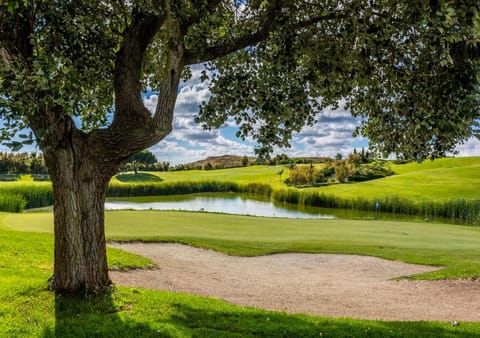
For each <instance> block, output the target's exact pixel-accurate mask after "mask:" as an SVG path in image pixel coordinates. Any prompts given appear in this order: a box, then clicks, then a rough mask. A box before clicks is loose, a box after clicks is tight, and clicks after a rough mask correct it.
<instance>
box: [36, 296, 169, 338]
mask: <svg viewBox="0 0 480 338" xmlns="http://www.w3.org/2000/svg"><path fill="white" fill-rule="evenodd" d="M128 306H129V305H128V304H127V305H126V307H128ZM125 310H126V309H125V308H123V307H119V306H116V305H115V304H114V300H113V298H112V296H111V295H110V294H107V295H102V296H91V297H82V296H72V295H63V294H57V295H55V326H54V328H53V329H51V328H48V329H47V330H46V331H45V334H44V337H45V338H47V337H48V338H51V337H55V338H60V337H62V338H65V337H118V338H121V337H125V338H127V337H129V338H130V337H158V336H159V334H158V332H157V331H156V330H153V329H152V328H151V327H150V326H149V325H148V323H139V322H135V321H125V320H123V319H121V318H120V316H119V315H118V312H119V311H125Z"/></svg>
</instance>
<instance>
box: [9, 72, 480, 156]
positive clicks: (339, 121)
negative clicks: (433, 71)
mask: <svg viewBox="0 0 480 338" xmlns="http://www.w3.org/2000/svg"><path fill="white" fill-rule="evenodd" d="M202 70H203V66H201V65H196V66H193V67H192V74H193V76H192V79H191V80H189V81H187V82H183V83H182V84H181V86H180V88H179V93H178V99H177V103H176V106H175V115H174V122H173V124H174V125H173V131H172V132H171V134H170V135H169V136H167V137H166V138H165V139H164V140H162V141H161V142H160V143H158V144H157V145H154V146H153V147H151V148H150V151H152V152H153V153H154V154H155V155H156V157H157V159H158V160H159V161H160V162H163V161H166V162H169V163H170V164H172V165H176V164H180V163H190V162H193V161H197V160H200V159H205V158H206V157H208V156H220V155H239V156H243V155H247V156H255V153H254V149H255V145H256V144H255V142H253V141H252V140H245V141H243V140H241V139H239V138H237V137H236V136H235V133H236V131H237V129H236V127H235V124H234V123H233V122H227V123H226V124H225V125H224V126H222V127H221V128H219V129H214V130H211V131H208V130H204V129H203V128H202V127H201V125H199V124H197V123H195V122H194V116H195V115H196V114H197V113H198V110H199V108H198V107H199V105H200V104H201V102H202V101H206V100H208V98H209V90H208V84H207V83H206V82H203V83H202V82H200V80H199V78H200V73H201V71H202ZM144 103H145V105H146V107H147V108H148V109H150V110H151V111H152V112H153V111H154V110H155V106H156V104H157V95H155V94H153V93H152V92H150V93H146V95H144ZM358 125H359V121H358V120H356V119H355V118H353V117H352V116H351V115H350V113H349V112H348V111H346V110H345V109H343V108H342V107H340V108H339V109H338V110H329V109H327V110H325V111H324V112H323V113H322V114H321V115H320V116H319V118H318V123H317V124H315V125H314V126H312V127H305V128H304V129H303V130H302V131H301V132H300V133H299V134H295V135H294V136H293V139H292V141H291V145H292V147H291V148H286V149H277V150H276V151H275V154H281V153H284V154H287V155H288V156H289V157H301V156H322V157H323V156H329V157H334V156H335V155H336V154H338V153H341V154H342V155H343V156H346V155H348V154H349V153H352V152H353V149H354V148H357V150H360V149H361V148H362V147H365V149H367V148H368V140H367V139H365V138H361V137H357V138H354V137H352V133H353V131H354V129H355V127H356V126H358ZM35 150H36V149H35V148H34V147H25V148H23V149H22V150H21V151H26V152H31V151H35ZM457 150H458V152H459V153H458V154H457V155H456V156H480V141H479V140H478V139H470V140H468V141H467V142H465V143H464V144H463V145H459V146H458V147H457ZM0 151H9V150H8V148H6V147H4V146H0ZM275 154H274V155H275Z"/></svg>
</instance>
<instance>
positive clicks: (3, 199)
mask: <svg viewBox="0 0 480 338" xmlns="http://www.w3.org/2000/svg"><path fill="white" fill-rule="evenodd" d="M25 205H26V201H25V200H24V199H23V197H22V196H21V195H20V194H11V193H5V194H1V195H0V211H6V212H23V210H24V209H25Z"/></svg>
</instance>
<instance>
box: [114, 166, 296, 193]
mask: <svg viewBox="0 0 480 338" xmlns="http://www.w3.org/2000/svg"><path fill="white" fill-rule="evenodd" d="M281 169H285V167H284V166H266V165H262V166H260V165H255V166H249V167H239V168H230V169H215V170H185V171H167V172H163V171H161V172H150V174H152V175H157V176H159V177H161V179H162V180H163V181H164V182H186V181H188V182H200V181H219V182H235V183H237V184H249V183H263V184H269V185H271V186H272V187H273V188H280V187H286V185H285V184H284V183H282V181H281V180H280V179H279V175H278V172H279V171H280V170H281ZM282 177H283V179H282V180H285V179H286V178H287V177H288V175H287V174H286V173H284V174H283V175H282ZM112 183H121V182H120V180H118V178H117V177H114V178H113V179H112Z"/></svg>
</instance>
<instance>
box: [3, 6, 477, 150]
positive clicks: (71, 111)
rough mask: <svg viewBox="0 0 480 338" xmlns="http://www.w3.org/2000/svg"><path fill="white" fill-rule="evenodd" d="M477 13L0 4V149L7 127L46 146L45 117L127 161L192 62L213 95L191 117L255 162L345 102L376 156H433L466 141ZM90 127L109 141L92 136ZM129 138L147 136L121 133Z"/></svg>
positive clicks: (48, 125)
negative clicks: (252, 143)
mask: <svg viewBox="0 0 480 338" xmlns="http://www.w3.org/2000/svg"><path fill="white" fill-rule="evenodd" d="M479 7H480V5H479V3H478V1H475V0H467V1H404V2H399V1H392V0H384V1H375V0H370V1H357V0H344V1H330V0H322V1H309V0H296V1H294V0H271V1H265V0H255V1H221V0H203V1H188V0H181V1H171V2H170V1H166V0H163V1H162V0H157V1H155V0H149V1H147V0H145V1H135V2H130V1H92V0H87V1H34V2H32V1H28V0H22V1H18V0H15V1H8V0H6V1H2V4H1V7H0V19H1V20H0V22H1V23H0V55H1V57H0V60H1V62H0V94H1V95H0V113H1V115H2V117H3V119H4V122H5V127H4V128H3V133H2V134H1V135H2V139H3V140H10V145H12V146H13V147H15V146H19V145H20V143H21V142H22V140H20V141H19V140H14V141H13V142H12V140H11V137H12V136H13V135H14V131H18V130H21V129H22V128H23V127H25V126H30V127H32V129H33V130H34V133H35V136H36V138H37V140H38V141H39V142H40V143H42V142H44V144H45V145H46V144H47V143H51V140H50V139H49V138H48V137H47V136H48V135H49V131H50V130H51V129H52V125H55V123H56V121H58V119H68V118H70V117H78V118H79V119H80V121H81V130H82V131H85V132H88V133H95V134H97V135H96V136H98V137H102V138H103V137H106V138H112V137H115V136H119V134H121V135H122V137H125V138H131V139H134V138H139V140H136V141H137V142H135V143H138V146H137V147H135V148H136V149H130V147H127V148H129V149H128V151H127V152H128V154H121V155H122V156H127V155H130V153H131V152H132V151H138V150H140V149H142V148H144V147H145V146H148V145H150V144H153V143H156V142H158V141H159V140H160V139H161V138H162V137H163V136H164V135H165V134H168V132H169V131H170V130H171V119H172V117H171V115H172V114H171V112H169V113H166V109H165V107H166V105H167V106H168V105H170V106H172V105H174V101H175V100H174V97H175V96H176V93H170V94H167V92H169V91H171V89H169V88H170V87H171V88H176V87H177V85H178V82H179V81H180V76H179V74H175V73H178V72H182V75H183V77H186V78H188V77H189V76H191V73H190V72H189V70H188V65H189V64H194V63H204V64H205V69H206V70H205V72H204V73H203V76H202V77H203V79H207V78H208V77H211V92H212V97H211V99H210V100H209V101H208V102H205V103H204V104H203V105H202V107H201V111H200V113H199V114H198V116H197V117H196V118H197V120H198V121H199V122H202V123H204V124H205V126H206V127H218V126H220V125H222V124H223V123H224V122H225V121H227V119H229V118H232V119H233V120H235V121H236V122H237V123H238V124H239V126H240V130H239V136H241V137H250V136H253V137H254V138H255V139H256V140H257V141H258V142H259V145H260V148H259V149H258V150H259V152H260V153H264V152H266V151H271V150H272V146H274V145H280V146H288V141H289V140H290V138H291V136H292V132H294V131H300V129H301V128H302V127H303V126H304V125H305V124H313V123H315V117H316V115H317V114H318V113H319V112H320V111H321V110H322V109H323V108H325V107H326V106H328V105H333V106H336V105H338V104H339V102H340V101H341V100H342V99H344V100H346V102H347V107H348V108H349V109H350V110H351V112H352V114H353V115H354V116H359V117H361V118H363V125H362V127H361V128H360V129H359V130H358V132H359V133H362V134H363V135H365V136H367V137H368V138H369V140H370V141H371V143H372V145H373V146H374V147H375V148H376V149H378V150H380V151H382V152H383V153H390V152H393V153H398V154H403V155H405V156H407V157H409V158H412V157H413V158H419V159H422V158H425V157H427V156H434V157H435V156H441V155H443V154H445V152H446V151H449V150H452V149H453V148H454V146H455V145H456V144H457V143H458V142H461V141H463V140H465V139H467V138H468V137H470V136H471V135H473V134H475V133H478V129H475V128H476V127H475V126H476V123H477V122H476V119H478V118H479V75H478V74H479V71H478V70H479V54H480V52H479V49H480V47H479V40H480V37H479V36H480V32H479V31H480V28H479V27H480V23H479V22H480V19H479V10H480V8H479ZM172 81H173V84H174V86H170V85H172ZM146 88H151V89H153V90H154V91H158V92H160V95H161V96H163V98H162V99H161V100H159V102H160V104H159V105H158V107H157V109H156V111H155V114H154V116H153V117H152V115H151V114H150V112H148V110H147V109H146V108H145V107H144V105H143V103H142V100H141V95H140V93H141V92H142V90H145V89H146ZM175 90H176V89H175ZM26 93H27V95H25V94H26ZM39 106H42V107H48V109H47V110H48V114H40V113H39V109H38V107H39ZM167 110H168V109H167ZM170 110H172V109H170ZM113 112H114V114H113ZM109 114H110V115H112V114H113V118H112V120H111V123H110V122H109V119H108V116H109ZM100 126H102V127H108V128H105V129H106V130H108V132H105V131H102V132H98V131H95V128H96V127H100ZM141 128H144V129H149V130H148V132H149V133H148V134H149V136H148V137H147V135H146V133H144V132H142V133H141V134H142V135H143V137H139V136H142V135H139V134H138V133H135V132H134V131H135V130H137V131H138V130H139V129H141ZM151 135H156V136H151ZM26 136H27V135H23V137H24V138H26V139H28V137H26ZM140 138H142V140H140ZM147 139H148V140H147ZM47 140H49V141H47ZM27 142H28V140H27ZM104 144H106V145H107V144H108V142H104ZM117 151H118V152H121V151H120V150H117Z"/></svg>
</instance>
